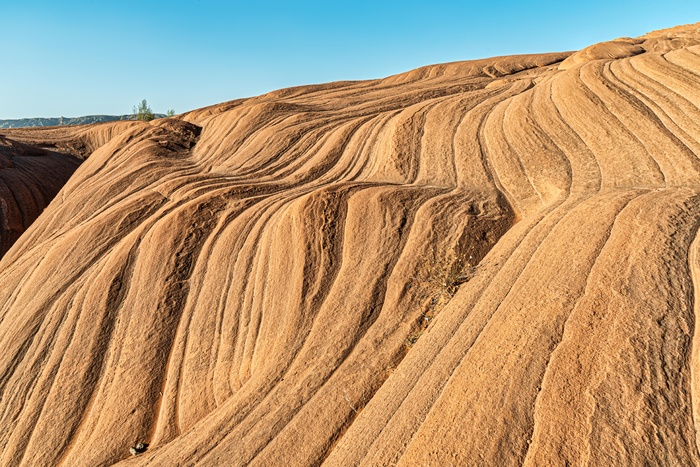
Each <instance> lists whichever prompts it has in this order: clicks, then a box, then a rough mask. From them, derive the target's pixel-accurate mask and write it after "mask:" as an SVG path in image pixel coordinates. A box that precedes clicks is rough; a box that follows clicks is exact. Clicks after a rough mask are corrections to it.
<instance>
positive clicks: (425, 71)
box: [0, 26, 700, 466]
mask: <svg viewBox="0 0 700 467" xmlns="http://www.w3.org/2000/svg"><path fill="white" fill-rule="evenodd" d="M697 29H698V28H697V26H688V27H683V28H679V29H675V30H667V31H660V32H656V33H652V34H650V35H648V36H646V37H644V38H640V39H638V40H632V39H624V40H618V41H613V43H608V44H601V45H599V46H593V47H592V48H589V49H587V50H585V51H582V52H579V53H576V54H573V55H572V54H545V55H533V56H516V57H501V58H494V59H488V60H479V61H471V62H461V63H451V64H444V65H435V66H429V67H424V68H420V69H417V70H414V71H411V72H408V73H404V74H401V75H397V76H392V77H389V78H386V79H383V80H375V81H366V82H341V83H332V84H328V85H321V86H309V87H300V88H292V89H285V90H281V91H276V92H273V93H269V94H266V95H263V96H260V97H257V98H252V99H245V100H239V101H233V102H229V103H225V104H221V105H217V106H213V107H209V108H205V109H201V110H198V111H194V112H191V113H189V114H185V115H183V116H182V117H181V118H180V119H165V120H157V121H154V122H150V123H143V122H119V123H107V124H101V125H94V126H88V127H80V128H77V129H71V130H66V129H46V130H31V131H30V130H25V131H19V130H18V131H16V132H14V133H12V134H11V136H12V137H13V138H14V139H15V140H18V141H23V142H25V143H31V144H42V145H47V144H53V145H54V146H55V147H57V148H62V149H64V150H66V151H68V150H70V151H72V153H74V154H79V155H87V154H89V157H88V158H87V159H86V160H85V162H83V163H82V165H81V166H80V167H79V168H78V170H77V171H76V172H75V174H74V175H73V176H72V177H71V179H70V180H69V181H68V183H67V184H66V185H65V186H64V187H63V188H62V190H61V192H60V193H59V195H58V196H57V197H56V198H55V199H54V201H53V202H52V203H51V204H50V205H49V206H48V208H47V209H46V210H45V211H44V213H43V214H42V215H41V216H40V217H39V219H38V220H37V221H36V222H34V224H32V226H31V227H30V228H29V229H28V230H27V231H26V232H25V233H24V235H23V236H22V238H21V240H20V241H19V242H18V243H17V244H15V246H14V247H13V248H12V249H11V250H10V251H9V252H8V253H7V254H6V256H5V257H4V258H3V259H2V261H1V262H0V283H2V284H3V287H2V288H1V289H0V349H2V351H1V352H0V464H2V465H66V466H68V465H70V466H73V465H86V466H87V465H90V466H91V465H104V464H112V463H118V462H120V461H121V462H122V463H123V464H124V465H147V464H154V465H176V464H181V465H190V464H193V463H198V464H201V465H261V466H265V465H279V464H282V463H284V464H288V465H319V464H324V465H329V466H334V465H406V466H409V465H499V466H504V465H523V464H525V465H568V464H576V465H579V464H591V465H611V464H612V465H646V464H651V465H698V464H700V455H699V454H698V438H697V432H698V428H700V426H698V425H699V424H700V395H699V391H700V389H699V384H700V383H698V381H700V377H699V376H698V371H700V370H699V369H698V368H700V366H699V365H700V363H699V362H700V358H699V357H698V352H699V350H698V349H699V348H700V345H699V344H698V342H700V341H699V338H698V337H697V336H696V334H697V332H698V331H697V330H696V326H695V318H696V310H697V308H698V307H697V306H696V300H697V299H696V297H697V296H698V294H697V293H696V288H697V287H700V286H699V285H698V284H699V283H700V282H699V279H698V277H699V273H698V271H700V263H698V251H699V250H700V247H699V246H698V245H699V244H700V243H699V242H698V240H697V238H698V235H697V234H698V226H699V225H700V202H699V201H700V159H699V158H698V155H700V124H698V123H697V122H700V108H699V107H700V45H697V44H698V43H699V42H700V33H698V31H697ZM8 134H9V133H8ZM462 262H466V263H468V265H463V264H461V263H462ZM466 266H470V267H469V268H468V269H464V268H466ZM426 271H427V275H426ZM450 271H452V272H454V271H458V272H459V274H453V273H451V272H450ZM435 279H439V280H440V281H442V282H443V283H442V284H440V283H439V281H436V280H435ZM467 279H468V281H467ZM465 281H466V282H465ZM448 282H449V283H448ZM462 282H464V283H463V284H462V285H461V287H460V288H459V290H458V291H457V292H456V293H454V297H452V299H451V300H449V301H448V302H447V300H445V299H444V298H445V297H444V292H445V290H446V289H448V288H449V289H450V293H449V294H448V295H452V294H453V292H454V288H456V285H458V284H459V283H462ZM453 286H454V287H453ZM448 298H449V297H448ZM445 302H447V303H446V304H444V303H445ZM137 443H144V446H143V448H144V449H145V452H142V453H139V454H138V455H136V456H132V455H131V454H130V452H129V448H130V447H131V446H135V445H136V444H137ZM139 450H140V449H139Z"/></svg>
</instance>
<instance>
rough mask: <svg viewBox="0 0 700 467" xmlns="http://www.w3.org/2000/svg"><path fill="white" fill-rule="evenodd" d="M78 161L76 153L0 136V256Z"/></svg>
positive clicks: (24, 228) (49, 198) (45, 203)
mask: <svg viewBox="0 0 700 467" xmlns="http://www.w3.org/2000/svg"><path fill="white" fill-rule="evenodd" d="M78 165H80V159H78V158H76V157H72V156H70V155H67V154H62V153H59V152H55V151H49V150H47V149H42V148H39V147H36V146H28V145H26V144H22V143H19V142H16V141H12V140H9V139H7V138H4V137H2V136H0V258H1V257H2V255H4V254H5V252H6V251H7V250H8V249H9V248H10V247H11V246H12V244H13V243H14V242H15V241H16V240H17V239H18V238H19V237H20V235H21V234H22V233H23V232H24V231H25V230H26V229H27V227H29V225H30V224H31V223H32V222H34V220H35V219H36V218H37V217H38V216H39V214H41V212H42V211H43V210H44V208H45V207H46V206H48V204H49V203H50V202H51V200H52V199H53V197H54V196H56V193H58V190H60V189H61V187H62V186H63V185H64V184H65V183H66V181H67V180H68V178H69V177H70V176H71V175H72V174H73V172H74V171H75V169H76V168H78Z"/></svg>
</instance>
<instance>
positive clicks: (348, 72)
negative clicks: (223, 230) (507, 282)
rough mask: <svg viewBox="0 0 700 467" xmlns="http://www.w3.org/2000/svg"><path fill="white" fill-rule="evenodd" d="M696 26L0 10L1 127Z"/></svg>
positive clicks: (625, 18) (639, 12) (541, 15)
mask: <svg viewBox="0 0 700 467" xmlns="http://www.w3.org/2000/svg"><path fill="white" fill-rule="evenodd" d="M698 21H700V2H698V1H697V0H683V1H681V0H667V1H659V0H656V1H648V0H638V1H614V0H607V1H600V0H589V1H586V2H566V1H561V0H559V1H536V2H523V1H521V2H513V1H505V0H504V1H492V2H483V1H481V2H476V1H440V0H433V1H430V2H429V1H413V0H403V1H381V0H374V1H365V0H355V1H334V0H327V1H296V2H283V1H277V2H274V1H266V0H257V1H256V0H248V1H235V0H230V1H223V0H189V1H177V0H169V1H161V0H138V1H135V0H118V1H107V0H83V1H76V0H51V1H40V0H0V60H1V63H2V67H1V68H0V119H3V118H25V117H58V116H66V117H75V116H80V115H91V114H124V113H130V112H131V109H132V107H133V106H134V105H135V104H137V103H138V102H140V100H141V99H144V98H145V99H148V102H149V104H150V106H151V107H152V108H153V110H154V111H156V112H165V111H166V110H167V109H171V108H172V109H175V111H176V112H177V113H180V112H184V111H187V110H191V109H195V108H199V107H203V106H206V105H210V104H214V103H217V102H223V101H227V100H232V99H236V98H239V97H247V96H253V95H257V94H262V93H264V92H267V91H271V90H274V89H279V88H283V87H288V86H294V85H299V84H310V83H322V82H328V81H337V80H346V79H350V80H351V79H370V78H380V77H384V76H388V75H391V74H395V73H399V72H402V71H407V70H410V69H412V68H416V67H419V66H422V65H428V64H432V63H442V62H448V61H457V60H468V59H473V58H481V57H489V56H495V55H509V54H521V53H536V52H553V51H563V50H576V49H580V48H583V47H585V46H587V45H590V44H592V43H595V42H600V41H603V40H609V39H614V38H616V37H621V36H638V35H641V34H644V33H646V32H648V31H651V30H654V29H660V28H665V27H671V26H675V25H678V24H687V23H694V22H698Z"/></svg>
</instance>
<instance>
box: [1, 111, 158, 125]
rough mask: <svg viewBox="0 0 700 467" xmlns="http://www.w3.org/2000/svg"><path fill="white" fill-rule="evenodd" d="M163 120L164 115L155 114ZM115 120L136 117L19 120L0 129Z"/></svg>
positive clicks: (3, 123) (108, 116)
mask: <svg viewBox="0 0 700 467" xmlns="http://www.w3.org/2000/svg"><path fill="white" fill-rule="evenodd" d="M155 117H156V118H163V117H165V114H155ZM115 120H136V115H133V114H131V115H86V116H84V117H74V118H68V117H52V118H20V119H16V120H0V128H28V127H37V126H68V125H87V124H90V123H101V122H113V121H115Z"/></svg>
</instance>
